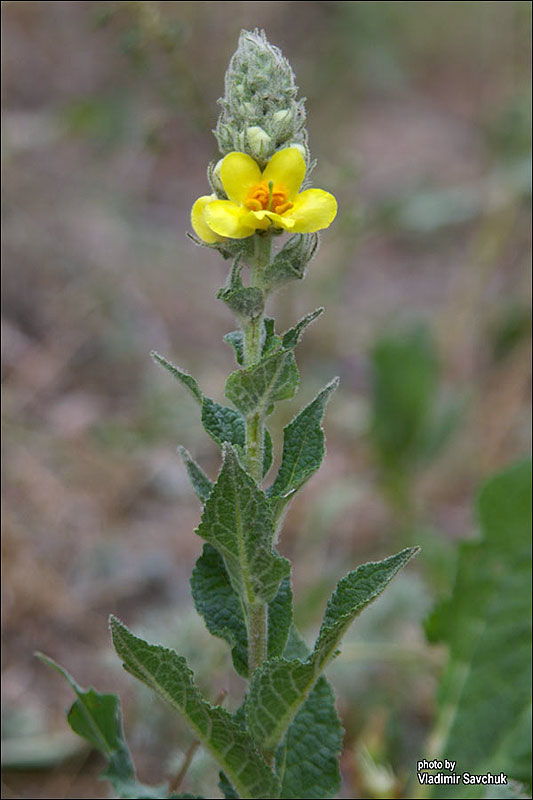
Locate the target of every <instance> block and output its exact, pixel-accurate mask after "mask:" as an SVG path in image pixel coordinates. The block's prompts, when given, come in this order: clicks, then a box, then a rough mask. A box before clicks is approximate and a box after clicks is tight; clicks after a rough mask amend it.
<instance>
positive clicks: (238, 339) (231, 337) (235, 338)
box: [224, 331, 244, 367]
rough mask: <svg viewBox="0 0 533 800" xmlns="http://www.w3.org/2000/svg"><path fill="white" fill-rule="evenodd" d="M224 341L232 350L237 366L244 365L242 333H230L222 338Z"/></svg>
mask: <svg viewBox="0 0 533 800" xmlns="http://www.w3.org/2000/svg"><path fill="white" fill-rule="evenodd" d="M224 341H225V342H227V343H228V344H229V345H230V346H231V347H232V348H233V352H234V353H235V359H236V361H237V364H239V365H240V366H241V367H242V365H243V364H244V336H243V334H242V331H230V332H229V333H227V334H226V335H225V336H224Z"/></svg>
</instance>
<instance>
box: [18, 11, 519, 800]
mask: <svg viewBox="0 0 533 800" xmlns="http://www.w3.org/2000/svg"><path fill="white" fill-rule="evenodd" d="M2 14H3V45H4V46H3V122H2V132H3V150H2V158H3V173H4V193H3V199H4V203H3V232H4V236H3V248H4V249H3V256H4V258H3V262H4V274H3V308H2V339H3V437H2V441H3V520H4V533H3V568H4V581H3V584H4V596H3V597H4V599H3V612H4V619H3V637H4V638H3V644H4V646H3V670H4V672H3V709H4V711H3V721H2V735H3V739H4V747H3V762H4V763H3V766H4V777H3V796H4V797H6V798H25V797H33V798H35V797H38V798H68V797H80V798H83V797H106V796H108V789H107V787H106V785H105V784H104V783H101V782H98V780H97V776H98V774H99V772H100V771H101V770H102V766H103V765H102V762H101V761H100V759H99V757H97V756H96V755H94V754H91V753H89V752H88V751H87V750H86V749H84V746H83V744H82V743H81V741H78V740H77V739H76V737H75V736H74V734H72V733H71V732H70V730H69V729H68V727H67V724H66V722H65V720H64V710H65V708H66V707H67V706H68V705H69V703H70V702H71V694H70V691H69V689H68V687H66V686H65V685H64V684H63V683H62V682H61V679H60V678H59V677H58V676H57V675H56V674H54V673H52V672H51V671H49V670H47V669H46V668H45V667H44V666H43V665H42V664H40V663H39V662H37V661H36V659H35V658H34V657H33V652H34V651H35V650H42V651H44V652H46V653H47V654H49V655H50V656H52V657H53V658H55V659H57V660H58V661H60V662H61V663H63V664H64V665H65V666H66V667H67V669H69V671H71V672H72V673H73V674H74V675H75V676H76V678H77V680H78V681H79V683H80V684H81V685H83V686H89V685H95V686H96V687H97V688H98V689H99V690H100V691H119V692H120V693H121V696H122V698H123V705H124V709H125V711H124V713H125V724H126V730H127V734H128V738H129V741H130V745H131V748H132V750H133V753H134V756H135V759H136V762H137V766H138V770H139V774H140V778H141V779H142V780H144V781H146V782H149V781H153V782H160V781H161V780H162V778H164V776H165V774H166V775H171V774H173V773H175V772H177V770H178V769H179V766H180V764H181V761H182V759H183V753H184V752H185V751H186V750H187V748H188V746H189V745H190V742H191V739H190V735H189V733H188V732H187V730H186V729H185V727H184V726H183V725H182V723H181V721H180V720H177V719H176V718H175V716H174V715H173V714H172V713H171V711H169V710H168V709H166V708H165V707H163V705H162V704H160V703H159V702H158V701H157V702H156V701H153V700H152V698H151V696H150V695H149V693H148V690H146V692H145V691H144V689H143V688H142V687H139V686H137V685H133V681H132V680H131V679H130V678H129V677H128V676H126V675H125V674H124V673H123V672H122V670H121V668H120V664H119V663H118V660H117V659H116V658H115V656H114V655H113V653H112V652H111V648H110V646H109V641H108V634H107V616H108V614H109V612H113V613H115V614H118V616H120V617H121V618H122V619H124V620H125V622H126V623H127V624H128V625H129V626H131V627H132V628H133V629H134V630H135V631H136V632H137V633H139V634H141V635H143V634H145V635H146V636H147V637H148V638H149V639H150V640H151V641H161V642H164V643H165V644H167V645H169V646H175V647H177V648H178V649H179V650H180V652H181V653H182V654H184V655H186V656H187V658H188V659H189V661H190V664H191V666H193V667H194V669H195V670H197V671H198V673H199V682H200V683H201V685H202V688H203V689H204V691H205V692H206V693H207V695H208V696H209V697H211V698H212V699H214V697H215V696H216V695H217V694H218V692H219V691H220V690H221V689H222V688H225V689H228V690H229V692H230V699H229V700H228V701H227V703H228V707H229V708H230V709H231V708H235V707H237V705H238V703H239V699H240V697H241V696H242V685H241V684H240V682H239V681H238V679H237V678H235V677H232V674H231V667H230V658H229V655H228V648H227V647H226V645H225V644H224V643H223V642H222V641H219V640H214V639H212V638H211V637H209V635H208V634H207V633H206V632H205V631H204V627H203V622H202V620H201V619H200V618H199V617H198V616H197V614H196V612H195V610H194V608H193V606H192V601H191V599H190V593H189V582H188V581H189V576H190V573H191V570H192V567H193V565H194V562H195V560H196V558H197V556H198V555H199V553H200V551H201V541H200V539H199V538H198V537H197V536H196V535H195V534H194V533H193V530H194V528H195V526H196V525H197V524H198V521H199V513H200V508H199V504H198V502H197V500H196V499H195V497H194V495H193V492H192V490H191V488H190V486H189V484H188V481H187V476H186V474H185V471H184V468H183V466H182V464H181V462H180V460H179V458H178V456H177V455H176V447H177V445H178V444H183V445H185V446H186V447H187V448H188V449H189V450H190V451H191V453H193V454H194V456H195V458H196V459H197V460H198V461H200V463H201V464H202V465H203V466H204V468H205V469H206V471H208V472H209V474H210V475H211V476H212V477H213V476H215V475H216V473H217V470H218V465H219V454H218V452H217V450H216V448H215V446H214V444H212V442H211V441H210V440H209V439H208V438H207V436H206V435H205V434H204V432H203V430H202V428H201V425H200V422H199V419H198V415H197V407H196V406H195V404H194V402H193V401H192V400H191V399H190V397H189V395H188V394H186V393H185V391H184V390H183V389H182V388H180V386H179V385H178V384H175V383H173V382H172V379H171V378H170V377H169V376H168V374H166V373H164V371H162V370H160V369H159V368H158V367H157V366H156V365H154V363H153V362H152V360H151V359H150V357H149V351H150V350H151V349H156V350H158V351H159V352H161V353H163V354H164V355H166V356H167V357H168V358H170V359H171V360H173V361H174V362H175V363H178V364H179V365H181V366H182V367H184V368H186V369H189V370H190V371H192V372H194V374H195V376H196V378H197V379H198V380H199V382H200V385H201V386H202V388H203V389H204V390H205V392H206V393H207V394H208V395H210V396H211V397H214V398H216V399H218V400H219V401H223V392H224V381H225V378H226V376H227V374H228V373H229V372H230V371H231V370H232V369H233V368H234V362H233V356H232V352H231V349H230V348H229V347H228V346H227V345H226V344H224V342H223V341H222V336H223V335H224V334H225V333H227V332H228V331H229V330H231V329H232V327H233V320H232V318H231V316H230V313H229V311H228V310H227V308H226V307H225V306H224V305H223V304H222V303H221V302H219V301H217V300H215V292H216V290H217V289H218V288H219V287H220V286H221V285H223V283H224V281H225V276H226V271H227V264H226V263H225V262H223V261H222V260H221V259H220V258H219V257H218V256H217V254H216V253H214V252H211V251H209V250H207V249H204V248H197V247H195V246H194V245H193V244H192V242H190V241H189V240H188V239H187V238H186V236H185V233H186V231H187V230H188V229H189V227H190V225H189V212H190V207H191V205H192V203H193V201H194V200H195V199H196V197H198V196H199V195H201V194H205V193H206V192H207V181H206V178H205V171H206V167H207V163H208V162H209V161H210V160H212V159H217V158H218V155H217V151H216V143H215V139H214V137H213V136H212V134H211V129H212V128H213V127H214V125H215V123H216V119H217V106H216V100H217V98H218V97H219V96H220V95H221V94H222V92H223V75H224V71H225V69H226V66H227V63H228V60H229V58H230V56H231V54H232V53H233V51H234V50H235V47H236V44H237V38H238V34H239V31H240V29H241V28H243V27H244V28H253V27H256V26H257V27H262V28H264V29H265V31H266V33H267V36H268V37H269V39H270V41H271V42H272V43H273V44H277V45H278V46H280V47H281V48H282V50H283V52H284V54H285V55H286V56H287V57H288V58H289V60H290V62H291V64H292V66H293V68H294V70H295V72H296V76H297V82H298V84H299V86H300V91H301V94H302V96H305V97H307V110H308V118H309V125H308V127H309V134H310V144H311V150H312V153H313V155H314V156H316V157H317V158H318V166H317V168H316V170H315V172H314V173H313V180H314V184H315V185H316V186H319V187H321V188H324V189H327V190H329V191H331V192H333V193H334V194H335V195H336V196H337V198H338V200H339V209H340V210H339V215H338V217H337V219H336V221H335V223H334V224H333V226H332V227H331V228H330V229H329V230H328V231H327V232H325V233H324V235H323V240H322V246H321V250H320V252H319V255H318V257H317V258H316V260H315V261H314V262H312V264H311V265H310V268H309V272H308V275H307V278H306V280H305V281H304V282H303V283H298V285H291V286H290V288H289V289H288V290H287V291H285V292H284V293H283V294H282V295H280V296H277V297H275V298H274V300H273V302H272V306H271V309H270V311H271V312H272V314H273V315H274V316H275V317H276V318H277V320H278V329H280V330H283V329H285V328H286V327H288V326H289V325H291V324H292V323H293V322H294V321H295V320H296V319H297V318H298V317H300V316H302V315H303V314H304V313H306V312H308V311H309V310H312V309H313V308H315V307H316V306H317V305H325V307H326V312H325V314H324V315H323V317H322V318H321V319H320V320H319V321H318V322H317V323H315V324H314V325H313V326H311V328H310V329H309V331H308V332H307V333H306V336H305V338H304V341H303V342H302V344H301V345H300V346H299V351H298V360H299V366H300V370H301V377H302V383H301V388H300V391H299V393H298V395H297V397H296V398H295V399H294V400H293V401H290V402H285V403H283V404H281V407H280V408H279V410H278V411H277V412H276V414H275V415H274V416H273V417H272V418H271V422H270V429H271V432H272V434H273V436H274V441H275V442H277V449H276V453H277V454H278V457H279V452H280V434H281V431H282V428H283V425H284V424H286V423H287V422H288V421H289V420H290V419H291V417H292V416H293V415H294V413H295V412H296V410H297V409H298V408H299V407H301V406H302V405H304V404H305V403H306V402H308V401H309V400H310V399H311V398H312V397H313V396H314V393H315V392H316V390H317V389H319V388H320V387H321V386H322V385H323V384H324V383H326V382H327V381H329V380H330V379H331V378H332V377H333V376H334V375H339V376H340V378H341V388H340V389H339V390H338V392H337V394H336V396H335V397H334V398H333V400H332V401H331V403H330V406H329V412H328V414H327V419H326V424H325V427H326V432H327V447H328V455H327V458H326V461H325V463H324V465H323V467H322V469H321V471H320V473H319V474H318V475H317V476H315V477H314V478H313V479H312V481H311V482H310V484H309V485H308V486H307V487H306V488H305V489H304V490H303V491H302V492H301V493H300V495H299V496H298V497H297V498H296V499H295V501H294V502H293V505H292V507H291V510H290V512H289V514H288V517H287V520H286V524H285V529H284V533H283V536H282V539H281V543H280V549H281V551H282V553H283V554H285V555H287V556H288V557H290V558H291V559H293V561H294V582H295V589H296V600H297V607H296V619H297V622H298V624H299V626H300V628H301V629H302V631H305V632H306V635H307V637H308V639H309V640H310V641H311V640H312V636H313V632H314V631H315V630H316V627H317V625H318V624H319V621H320V618H321V614H322V611H323V607H324V604H325V601H326V598H327V596H328V595H329V593H330V592H331V590H332V588H333V587H334V585H335V583H336V581H337V580H338V578H339V577H340V576H341V575H342V574H344V573H346V571H347V570H348V569H351V568H353V567H354V566H356V565H357V564H359V563H361V562H363V561H366V560H369V559H373V558H380V557H383V556H385V555H388V554H390V553H392V552H394V551H395V548H396V549H399V547H402V546H404V545H407V544H415V543H418V544H422V545H423V546H424V550H423V555H422V556H421V557H420V559H419V562H418V564H417V566H416V568H415V567H413V568H410V569H409V575H406V576H403V577H400V578H398V579H397V580H396V582H395V583H394V584H393V585H392V586H391V588H390V589H389V590H388V592H387V593H386V594H385V595H384V597H383V598H381V599H380V601H379V602H378V603H376V604H375V605H374V606H373V607H372V608H371V609H369V610H368V611H367V612H365V615H364V616H363V617H362V618H361V620H360V621H359V622H358V623H357V625H355V626H354V628H353V632H352V633H351V634H350V636H349V637H348V639H347V641H346V644H345V646H344V648H343V654H342V656H341V657H340V658H339V659H338V660H337V661H336V662H335V663H334V664H333V666H332V667H331V669H330V670H329V676H330V678H331V680H332V682H333V683H334V685H335V687H336V690H337V693H338V697H339V702H338V705H339V710H340V713H341V715H342V718H343V722H344V725H345V728H346V739H345V752H344V755H343V759H342V773H343V790H342V793H341V795H340V796H341V797H346V798H350V797H351V798H353V797H394V796H400V793H401V791H402V789H401V786H402V785H403V783H404V781H405V779H406V775H407V776H408V775H409V774H411V773H412V771H413V769H414V767H413V764H414V760H415V759H416V758H417V757H421V754H422V751H423V747H424V745H423V743H424V741H425V740H426V738H427V736H428V733H429V732H430V730H431V726H432V721H433V717H434V711H435V687H436V681H437V679H438V675H439V674H440V669H441V666H442V660H443V653H442V652H441V651H440V650H439V648H435V647H431V648H430V647H429V645H428V644H427V643H426V642H425V639H424V634H423V628H422V622H423V620H424V618H425V616H426V614H427V613H428V610H429V609H430V608H431V606H432V604H433V603H434V601H435V599H438V597H440V596H443V595H444V594H446V592H447V591H449V586H450V570H451V568H452V567H451V565H452V563H453V558H454V553H455V547H456V543H457V541H459V540H462V539H464V538H466V537H468V536H472V535H473V534H474V533H475V530H476V521H475V514H474V510H473V499H474V496H475V493H476V491H477V488H478V487H479V485H480V483H481V482H482V481H483V480H484V479H485V478H486V477H487V476H489V475H490V474H492V473H493V472H494V471H495V470H497V469H499V468H500V467H502V466H504V465H506V464H508V463H509V462H511V461H512V460H514V459H516V458H518V457H520V456H522V455H523V454H525V453H526V452H528V451H529V446H530V445H529V441H530V440H529V434H530V430H529V413H528V409H529V380H530V379H529V353H528V351H529V347H530V345H529V342H530V321H531V308H530V303H529V294H530V279H529V257H530V247H531V240H530V228H529V215H530V177H529V176H530V146H531V125H530V26H531V19H530V17H531V6H530V3H528V2H461V3H459V2H438V3H436V2H402V3H398V2H307V1H306V0H300V1H299V2H298V3H296V2H284V1H283V0H282V1H281V2H231V1H230V2H224V3H219V2H164V3H157V2H118V3H108V2H3V3H2ZM210 770H211V771H212V765H211V762H210V760H209V759H208V758H207V757H206V756H203V755H202V754H201V753H199V754H197V756H196V758H195V760H194V762H193V765H192V767H191V769H190V770H189V773H188V776H187V778H186V780H185V782H184V784H183V789H184V790H186V791H192V792H196V791H198V790H200V789H201V787H202V786H205V776H206V775H208V776H209V775H211V774H212V775H213V780H214V782H216V776H215V773H214V772H210ZM213 785H214V783H213Z"/></svg>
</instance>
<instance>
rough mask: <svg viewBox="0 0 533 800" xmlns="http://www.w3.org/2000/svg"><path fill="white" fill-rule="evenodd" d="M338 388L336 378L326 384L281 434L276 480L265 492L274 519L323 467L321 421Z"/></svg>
mask: <svg viewBox="0 0 533 800" xmlns="http://www.w3.org/2000/svg"><path fill="white" fill-rule="evenodd" d="M338 385H339V379H338V378H335V379H334V380H332V381H331V382H330V383H328V385H327V386H325V387H324V389H322V391H321V392H319V394H318V395H317V396H316V397H315V399H314V400H313V401H312V402H311V403H309V405H308V406H306V407H305V408H304V409H303V410H302V411H300V413H299V414H298V415H297V416H296V417H295V418H294V419H293V420H292V422H290V423H289V424H288V425H287V426H286V428H285V429H284V431H283V456H282V459H281V465H280V468H279V471H278V474H277V476H276V480H275V481H274V483H273V484H272V486H271V487H270V488H269V489H268V491H267V495H268V496H269V497H271V498H272V507H273V510H274V516H275V517H277V516H279V513H280V512H281V510H282V509H283V507H284V506H285V505H286V503H287V502H288V500H289V498H290V496H291V495H292V494H294V492H296V491H297V490H298V489H299V488H300V487H301V486H302V485H303V484H304V483H305V482H306V481H307V480H308V479H309V478H310V477H311V475H313V474H314V473H315V472H316V471H317V469H318V468H319V467H320V464H321V463H322V459H323V458H324V431H323V430H322V419H323V417H324V411H325V409H326V404H327V402H328V400H329V397H330V395H331V393H332V392H333V391H334V390H335V389H336V388H337V386H338Z"/></svg>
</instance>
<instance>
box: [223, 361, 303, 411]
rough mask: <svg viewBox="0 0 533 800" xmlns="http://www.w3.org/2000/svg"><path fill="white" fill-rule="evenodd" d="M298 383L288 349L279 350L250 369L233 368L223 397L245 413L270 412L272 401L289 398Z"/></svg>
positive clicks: (296, 372) (294, 363)
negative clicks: (234, 369) (233, 370)
mask: <svg viewBox="0 0 533 800" xmlns="http://www.w3.org/2000/svg"><path fill="white" fill-rule="evenodd" d="M297 387H298V369H297V367H296V362H295V360H294V355H293V354H292V352H291V351H286V350H280V351H278V352H277V353H273V354H272V355H269V356H267V357H266V358H264V359H263V360H262V361H260V362H259V363H258V364H255V365H254V366H253V367H250V368H249V369H240V370H236V371H235V372H232V373H231V375H230V376H229V378H228V380H227V382H226V397H227V398H228V399H229V400H231V401H232V403H234V405H235V406H236V407H237V408H238V409H239V411H240V412H241V413H242V414H243V415H244V416H248V415H250V414H254V413H255V412H260V413H261V414H262V415H263V416H265V415H266V414H269V413H271V410H272V408H273V405H274V403H276V402H278V401H279V400H288V399H289V398H291V397H292V396H293V395H294V393H295V391H296V389H297Z"/></svg>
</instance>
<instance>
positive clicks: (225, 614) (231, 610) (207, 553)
mask: <svg viewBox="0 0 533 800" xmlns="http://www.w3.org/2000/svg"><path fill="white" fill-rule="evenodd" d="M191 589H192V596H193V599H194V605H195V607H196V610H197V611H198V613H199V614H200V615H201V616H202V617H203V618H204V620H205V624H206V626H207V630H208V631H209V632H210V633H212V634H213V636H220V638H221V639H225V640H226V642H228V644H229V645H230V647H231V648H232V651H231V657H232V659H233V666H234V667H235V669H236V671H237V672H238V673H239V675H242V677H243V678H247V677H248V640H247V634H246V623H245V621H244V614H243V611H242V606H241V602H240V600H239V598H238V596H237V595H236V594H235V592H234V590H233V587H232V585H231V581H230V579H229V576H228V573H227V571H226V568H225V566H224V561H223V559H222V556H221V555H220V554H219V553H218V551H217V550H216V549H215V548H214V547H213V546H212V545H210V544H204V548H203V552H202V555H201V556H200V558H199V559H198V561H197V562H196V566H195V567H194V570H193V573H192V576H191Z"/></svg>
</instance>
